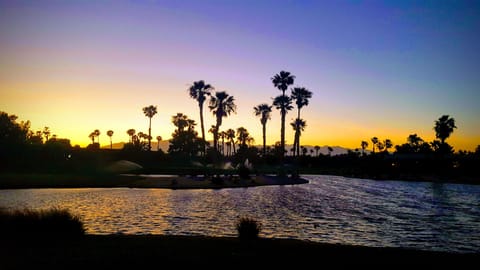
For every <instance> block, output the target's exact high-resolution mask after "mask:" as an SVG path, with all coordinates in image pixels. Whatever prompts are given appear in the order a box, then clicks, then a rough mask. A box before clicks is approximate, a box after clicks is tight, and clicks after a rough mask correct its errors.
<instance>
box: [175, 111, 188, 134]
mask: <svg viewBox="0 0 480 270" xmlns="http://www.w3.org/2000/svg"><path fill="white" fill-rule="evenodd" d="M188 120H189V119H188V116H186V115H185V114H183V113H177V115H174V116H172V123H173V124H174V125H175V126H176V127H177V130H178V132H182V131H184V130H185V128H186V127H188V125H189V123H188Z"/></svg>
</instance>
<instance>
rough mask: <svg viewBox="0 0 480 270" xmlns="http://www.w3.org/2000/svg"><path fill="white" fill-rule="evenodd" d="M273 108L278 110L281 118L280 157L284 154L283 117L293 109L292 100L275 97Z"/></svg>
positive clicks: (285, 97)
mask: <svg viewBox="0 0 480 270" xmlns="http://www.w3.org/2000/svg"><path fill="white" fill-rule="evenodd" d="M273 106H275V108H276V109H277V110H280V115H281V117H282V128H281V130H280V131H281V132H280V133H281V134H280V137H281V139H280V149H281V152H282V157H283V155H284V154H285V116H286V115H287V112H288V111H290V110H291V109H293V106H292V99H291V98H290V97H289V96H282V95H280V96H277V97H275V98H274V99H273Z"/></svg>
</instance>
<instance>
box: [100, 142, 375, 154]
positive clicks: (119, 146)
mask: <svg viewBox="0 0 480 270" xmlns="http://www.w3.org/2000/svg"><path fill="white" fill-rule="evenodd" d="M210 143H211V142H210ZM124 144H126V142H117V143H113V144H112V149H122V148H123V146H124ZM169 144H170V142H169V141H160V149H162V151H163V152H167V151H168V146H169ZM157 145H158V142H157V141H152V151H157ZM255 146H256V147H258V148H259V149H261V148H262V145H255ZM270 147H271V146H270ZM292 147H293V145H291V144H287V145H285V149H287V150H288V151H289V152H288V154H289V155H290V154H291V152H290V149H291V148H292ZM303 147H305V148H307V151H308V152H307V155H311V154H312V152H311V151H310V150H313V155H314V156H315V155H317V151H316V150H315V146H312V145H303ZM328 147H329V146H328V145H324V146H320V150H318V153H319V154H323V155H328V154H329V151H328ZM330 147H331V148H332V149H333V151H332V153H331V155H332V156H335V155H342V154H346V153H348V151H349V150H350V151H355V149H350V148H345V147H342V146H330ZM102 149H110V144H107V145H102ZM300 151H302V150H300ZM359 151H361V149H360V150H359ZM366 152H368V151H366Z"/></svg>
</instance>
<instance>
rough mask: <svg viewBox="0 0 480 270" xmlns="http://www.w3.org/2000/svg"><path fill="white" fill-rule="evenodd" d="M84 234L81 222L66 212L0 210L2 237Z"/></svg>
mask: <svg viewBox="0 0 480 270" xmlns="http://www.w3.org/2000/svg"><path fill="white" fill-rule="evenodd" d="M84 234H85V228H84V226H83V222H82V221H81V220H80V218H79V217H77V216H75V215H73V214H71V213H70V212H69V211H68V210H64V209H58V208H53V209H48V210H31V209H24V210H14V211H10V210H0V235H2V236H3V237H57V236H62V237H64V236H81V235H84Z"/></svg>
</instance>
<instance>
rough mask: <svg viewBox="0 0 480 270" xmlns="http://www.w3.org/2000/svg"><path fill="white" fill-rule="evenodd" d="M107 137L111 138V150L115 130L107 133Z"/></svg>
mask: <svg viewBox="0 0 480 270" xmlns="http://www.w3.org/2000/svg"><path fill="white" fill-rule="evenodd" d="M107 136H108V137H110V150H111V149H112V136H113V130H109V131H107Z"/></svg>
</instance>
